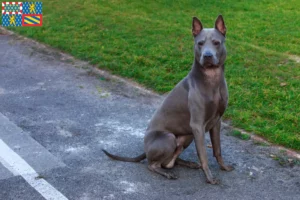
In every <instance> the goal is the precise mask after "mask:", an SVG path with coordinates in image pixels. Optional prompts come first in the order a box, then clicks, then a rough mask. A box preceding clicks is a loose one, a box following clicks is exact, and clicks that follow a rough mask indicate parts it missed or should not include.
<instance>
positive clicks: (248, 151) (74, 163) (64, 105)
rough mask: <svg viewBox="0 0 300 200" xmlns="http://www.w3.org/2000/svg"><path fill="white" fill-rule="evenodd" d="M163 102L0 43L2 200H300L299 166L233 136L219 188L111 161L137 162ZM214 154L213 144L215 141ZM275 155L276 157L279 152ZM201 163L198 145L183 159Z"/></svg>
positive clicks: (6, 39) (226, 143) (18, 41)
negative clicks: (118, 158)
mask: <svg viewBox="0 0 300 200" xmlns="http://www.w3.org/2000/svg"><path fill="white" fill-rule="evenodd" d="M160 101H161V98H160V97H157V96H155V95H150V94H147V93H145V92H143V91H141V90H138V89H136V88H134V87H131V86H130V85H126V84H124V83H122V82H120V81H117V80H114V79H108V78H103V77H99V76H96V75H94V74H93V73H91V71H90V68H88V67H87V66H86V64H84V62H80V61H76V60H72V59H70V58H68V57H66V56H63V55H61V54H59V53H58V52H56V51H53V50H51V49H50V50H49V49H48V48H44V47H42V46H40V45H38V44H36V43H34V42H32V41H29V40H25V39H22V38H18V37H16V36H12V35H1V36H0V199H1V200H2V199H3V200H10V199H16V200H17V199H18V200H20V199H24V200H25V199H26V200H31V199H32V200H37V199H81V200H86V199H130V200H134V199H136V200H139V199H144V200H146V199H181V200H182V199H300V177H299V176H300V168H299V166H294V167H291V166H288V165H287V166H281V165H280V164H279V163H278V162H277V161H275V160H273V159H272V158H270V156H269V155H270V153H274V151H275V150H274V148H270V147H264V146H259V145H254V144H253V142H251V141H241V140H238V139H236V138H233V137H231V136H227V133H228V131H229V130H228V129H226V128H224V127H223V129H222V142H223V143H222V146H223V155H224V158H225V160H226V162H227V163H231V164H233V165H234V166H235V168H236V169H235V170H234V171H233V172H230V173H227V172H223V171H220V170H219V168H218V165H217V163H216V161H215V160H214V159H213V157H212V150H211V149H208V154H209V163H210V167H211V170H212V173H213V174H214V175H215V176H216V177H218V178H219V179H221V184H220V185H217V186H215V185H214V186H213V185H208V184H206V183H205V177H204V174H203V172H202V171H199V170H192V169H187V168H184V167H178V166H177V167H175V169H174V171H175V172H176V173H177V174H179V176H180V178H179V179H178V180H167V179H165V178H163V177H161V176H159V175H156V174H154V173H151V172H149V171H148V170H147V167H146V161H144V162H142V163H124V162H117V161H112V160H110V159H108V158H107V157H106V156H104V154H103V153H102V152H101V149H102V148H106V149H109V150H110V151H111V152H114V153H118V154H122V155H130V156H135V155H137V154H139V153H141V152H142V151H143V139H142V138H143V132H144V130H145V127H146V125H147V122H148V120H149V119H150V117H151V115H152V114H153V112H154V110H155V108H156V107H157V105H158V104H157V102H160ZM207 142H208V144H209V140H207ZM275 153H276V152H275ZM182 157H183V158H185V159H187V160H192V161H197V155H196V152H195V147H194V145H192V146H191V147H189V148H188V149H187V150H186V152H184V154H183V155H182Z"/></svg>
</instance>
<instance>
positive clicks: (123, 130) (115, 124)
mask: <svg viewBox="0 0 300 200" xmlns="http://www.w3.org/2000/svg"><path fill="white" fill-rule="evenodd" d="M95 126H96V127H103V126H104V127H106V128H108V129H111V130H112V132H113V133H116V134H118V135H119V134H129V135H132V136H136V137H139V138H143V137H144V133H145V130H146V129H144V128H143V129H141V128H135V127H132V126H130V125H128V124H124V123H121V122H119V121H117V120H107V121H106V122H100V123H97V124H95Z"/></svg>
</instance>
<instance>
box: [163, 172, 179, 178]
mask: <svg viewBox="0 0 300 200" xmlns="http://www.w3.org/2000/svg"><path fill="white" fill-rule="evenodd" d="M165 177H167V178H168V179H173V180H174V179H178V176H177V175H176V174H174V173H173V172H166V173H165Z"/></svg>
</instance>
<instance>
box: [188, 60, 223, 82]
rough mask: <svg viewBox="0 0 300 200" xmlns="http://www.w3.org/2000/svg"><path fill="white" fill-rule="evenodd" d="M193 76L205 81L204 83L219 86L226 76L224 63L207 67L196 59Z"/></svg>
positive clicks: (192, 71)
mask: <svg viewBox="0 0 300 200" xmlns="http://www.w3.org/2000/svg"><path fill="white" fill-rule="evenodd" d="M191 76H192V77H193V78H195V79H196V80H197V81H200V82H203V84H204V85H207V86H211V87H218V86H219V84H220V82H221V80H223V78H224V64H220V65H218V66H213V67H205V66H202V65H200V63H199V62H198V61H197V60H196V59H195V61H194V64H193V67H192V70H191Z"/></svg>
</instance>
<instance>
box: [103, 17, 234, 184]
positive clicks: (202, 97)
mask: <svg viewBox="0 0 300 200" xmlns="http://www.w3.org/2000/svg"><path fill="white" fill-rule="evenodd" d="M192 34H193V36H194V55H195V56H194V62H193V65H192V69H191V71H190V72H189V73H188V75H187V76H186V77H185V78H184V79H182V80H181V81H180V82H179V83H178V84H177V85H176V86H175V87H174V88H173V90H172V91H171V92H170V93H169V94H168V96H167V97H166V98H165V99H164V101H163V103H162V105H161V106H160V107H159V108H158V109H157V110H156V112H155V113H154V115H153V117H152V119H151V121H150V123H149V125H148V127H147V129H146V133H145V137H144V152H145V153H143V154H141V155H139V156H137V157H135V158H128V157H121V156H117V155H113V154H110V153H108V152H107V151H106V150H103V152H104V153H105V154H106V155H107V156H109V157H110V158H112V159H116V160H121V161H127V162H140V161H141V160H143V159H145V158H147V160H148V169H149V170H151V171H153V172H156V173H158V174H160V175H162V176H165V177H167V178H169V179H176V178H177V176H176V175H175V174H174V173H172V172H170V171H168V170H167V169H169V168H172V167H173V166H174V164H175V163H176V164H179V165H183V166H187V167H190V168H196V169H199V168H201V169H202V170H203V171H204V173H205V176H206V181H207V182H208V183H210V184H218V183H219V180H218V179H215V178H213V176H212V174H211V171H210V169H209V166H208V160H207V153H206V147H205V132H207V131H208V132H209V134H210V139H211V143H212V147H213V155H214V157H215V158H216V160H217V162H218V164H219V166H220V168H221V169H222V170H225V171H232V170H233V169H234V168H233V167H232V166H230V165H225V163H224V161H223V159H222V155H221V144H220V128H221V117H222V115H223V113H224V112H225V109H226V107H227V102H228V90H227V84H226V80H225V77H224V69H225V67H224V62H225V59H226V48H225V35H226V26H225V22H224V19H223V17H222V15H219V16H218V17H217V19H216V21H215V27H214V28H209V29H206V28H203V26H202V23H201V22H200V20H199V19H198V18H197V17H193V20H192ZM193 140H194V141H195V145H196V150H197V154H198V157H199V160H200V163H201V165H199V164H197V163H193V162H189V161H185V160H182V159H180V158H179V157H178V156H179V155H180V153H181V152H182V151H183V150H184V149H185V148H187V147H188V146H189V145H190V144H191V142H192V141H193ZM166 168H167V169H166Z"/></svg>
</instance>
